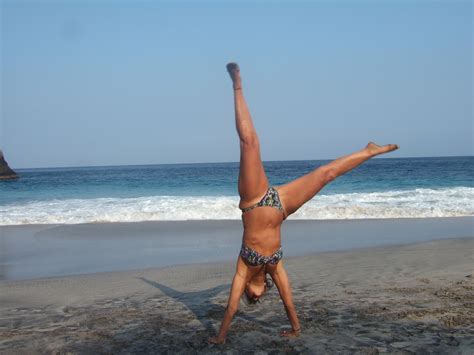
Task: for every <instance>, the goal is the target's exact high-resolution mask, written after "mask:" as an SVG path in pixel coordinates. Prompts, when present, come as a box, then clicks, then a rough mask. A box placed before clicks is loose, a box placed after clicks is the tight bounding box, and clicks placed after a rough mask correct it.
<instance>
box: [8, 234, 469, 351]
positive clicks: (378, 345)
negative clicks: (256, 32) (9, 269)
mask: <svg viewBox="0 0 474 355" xmlns="http://www.w3.org/2000/svg"><path fill="white" fill-rule="evenodd" d="M285 263H286V267H287V270H288V273H289V276H290V278H291V280H292V283H293V288H294V299H295V304H296V307H297V310H298V314H299V317H300V320H301V325H302V334H301V336H300V337H299V338H295V339H285V338H280V337H279V336H278V333H279V331H280V330H281V328H282V327H285V326H287V325H288V321H287V319H286V315H285V312H284V309H283V305H282V303H281V301H280V299H279V297H278V294H277V291H276V290H275V289H272V290H270V292H269V293H268V295H267V296H266V297H265V298H264V299H263V300H262V302H261V303H259V304H257V305H254V306H246V305H245V304H243V303H242V305H241V307H240V309H239V312H238V313H237V315H236V318H235V319H234V321H233V324H232V327H231V330H230V332H229V335H228V339H227V343H226V344H225V345H222V346H216V345H208V344H207V338H208V337H209V336H210V335H214V334H215V332H216V331H217V329H218V326H219V324H220V321H221V319H222V316H223V312H224V307H225V306H226V300H227V296H228V290H229V286H230V285H229V283H230V280H231V277H232V271H233V269H234V262H232V263H231V262H225V263H221V262H216V263H208V264H198V265H184V266H172V267H165V268H161V269H159V268H151V269H142V270H133V271H121V272H106V273H95V274H90V275H77V276H67V277H56V278H47V279H34V280H23V281H1V282H0V291H1V292H0V313H1V320H0V352H1V353H12V354H19V353H20V354H21V353H53V354H54V353H56V354H58V353H60V354H63V353H70V354H92V353H94V354H102V353H113V354H129V353H135V354H138V353H182V354H190V353H221V352H225V353H229V354H238V353H243V352H252V353H253V352H260V353H261V354H264V353H274V354H277V353H343V354H344V353H347V354H349V353H351V354H352V353H364V354H376V353H397V354H408V353H412V352H416V353H450V354H452V353H454V354H456V353H465V354H471V353H473V352H474V270H473V269H474V267H473V266H474V238H472V235H471V236H469V237H468V238H457V239H444V240H436V241H430V242H422V243H418V244H409V245H401V246H400V245H399V246H396V245H392V246H379V247H373V248H365V249H357V250H352V251H334V252H324V253H316V254H312V255H306V256H298V257H289V258H286V259H285Z"/></svg>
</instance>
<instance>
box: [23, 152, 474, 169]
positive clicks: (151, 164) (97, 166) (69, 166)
mask: <svg viewBox="0 0 474 355" xmlns="http://www.w3.org/2000/svg"><path fill="white" fill-rule="evenodd" d="M469 157H474V155H441V156H411V157H384V158H382V157H375V158H373V159H415V158H469ZM334 159H337V158H329V159H327V158H326V159H292V160H263V161H262V162H263V163H272V162H298V161H319V160H334ZM231 163H239V162H238V161H210V162H187V163H186V162H181V163H148V164H119V165H116V164H112V165H75V166H74V165H73V166H71V165H64V166H43V167H33V168H14V170H30V169H73V168H114V167H117V168H118V167H125V166H158V165H203V164H231Z"/></svg>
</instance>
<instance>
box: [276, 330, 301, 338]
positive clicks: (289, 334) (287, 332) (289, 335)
mask: <svg viewBox="0 0 474 355" xmlns="http://www.w3.org/2000/svg"><path fill="white" fill-rule="evenodd" d="M300 333H301V329H297V330H293V329H292V330H283V331H282V332H280V336H281V337H284V338H293V337H299V336H300Z"/></svg>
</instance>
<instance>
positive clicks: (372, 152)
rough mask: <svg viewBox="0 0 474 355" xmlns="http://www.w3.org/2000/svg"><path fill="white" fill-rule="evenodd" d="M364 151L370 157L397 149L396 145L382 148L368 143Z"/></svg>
mask: <svg viewBox="0 0 474 355" xmlns="http://www.w3.org/2000/svg"><path fill="white" fill-rule="evenodd" d="M365 149H366V150H367V151H368V152H369V154H370V155H371V156H375V155H379V154H384V153H388V152H391V151H393V150H396V149H398V145H396V144H387V145H384V146H380V145H377V144H375V143H374V142H369V144H367V146H366V147H365Z"/></svg>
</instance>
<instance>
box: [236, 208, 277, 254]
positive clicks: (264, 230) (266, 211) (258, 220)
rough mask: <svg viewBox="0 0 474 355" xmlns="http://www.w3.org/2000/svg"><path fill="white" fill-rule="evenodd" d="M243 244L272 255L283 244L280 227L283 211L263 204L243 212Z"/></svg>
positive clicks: (261, 252)
mask: <svg viewBox="0 0 474 355" xmlns="http://www.w3.org/2000/svg"><path fill="white" fill-rule="evenodd" d="M242 222H243V226H244V234H243V238H242V242H243V244H245V245H246V246H248V247H250V248H252V249H254V250H255V251H257V252H259V253H260V254H262V255H272V254H273V253H275V251H276V250H278V248H279V247H280V246H281V233H280V227H281V224H282V222H283V213H282V212H281V211H280V210H278V209H276V208H274V207H267V206H261V207H257V208H254V209H252V210H251V211H249V212H246V213H244V214H242Z"/></svg>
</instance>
